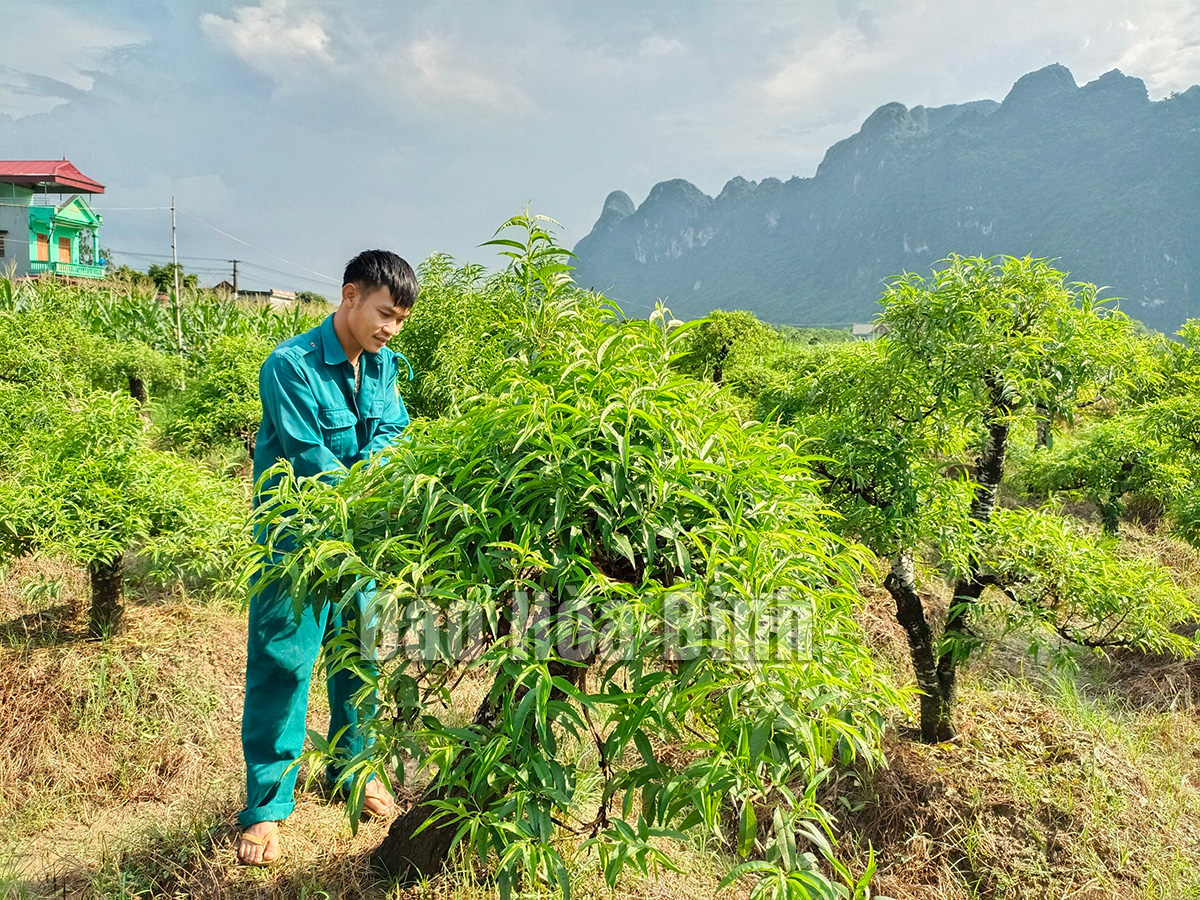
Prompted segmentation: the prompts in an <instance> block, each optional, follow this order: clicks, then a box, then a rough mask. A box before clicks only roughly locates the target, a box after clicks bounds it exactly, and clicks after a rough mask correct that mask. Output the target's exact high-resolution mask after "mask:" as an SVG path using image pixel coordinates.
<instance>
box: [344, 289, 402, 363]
mask: <svg viewBox="0 0 1200 900" xmlns="http://www.w3.org/2000/svg"><path fill="white" fill-rule="evenodd" d="M342 303H344V304H346V305H347V315H346V325H347V327H348V328H349V329H350V334H351V335H353V336H354V340H355V341H357V342H358V345H359V346H360V347H362V348H363V350H365V351H367V352H368V353H378V352H379V350H380V349H381V348H382V347H383V346H384V344H386V343H387V342H388V341H390V340H391V339H392V338H393V337H395V336H396V332H398V331H399V330H400V328H401V327H402V326H403V325H404V320H405V319H407V318H408V314H409V312H411V310H410V309H406V308H404V307H401V306H396V305H394V304H393V303H392V294H391V291H389V290H388V289H387V288H386V287H378V288H375V289H374V290H373V291H370V292H369V293H363V292H362V291H361V290H359V288H358V285H356V284H347V285H345V286H344V287H343V288H342Z"/></svg>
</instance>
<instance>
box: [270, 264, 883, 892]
mask: <svg viewBox="0 0 1200 900" xmlns="http://www.w3.org/2000/svg"><path fill="white" fill-rule="evenodd" d="M522 258H524V259H526V260H528V259H529V258H530V257H529V255H526V256H524V257H522ZM547 258H549V259H554V258H555V257H554V256H552V255H550V256H548V257H547ZM526 265H528V263H526ZM558 274H559V273H558V272H552V273H551V277H549V278H544V277H542V275H540V274H539V273H537V272H532V273H531V272H529V271H528V270H525V271H520V270H517V271H516V276H517V277H516V278H515V282H516V284H517V285H518V287H519V288H520V289H521V290H525V289H526V288H528V289H529V290H531V291H532V292H533V294H534V296H533V298H532V299H533V302H528V301H527V302H526V303H525V304H524V306H523V308H522V310H521V313H520V315H521V317H522V321H521V322H520V323H516V322H514V323H513V324H514V330H515V331H517V332H519V333H521V334H522V335H524V338H523V341H522V342H521V343H519V344H518V345H517V346H516V347H515V349H514V355H513V356H512V357H511V358H510V360H509V361H508V363H507V364H505V365H503V366H501V367H500V371H499V373H498V374H497V376H496V378H495V380H494V381H493V382H492V383H491V384H490V385H489V387H488V390H487V392H486V393H485V394H483V395H480V396H477V397H475V398H473V399H467V398H464V399H463V400H462V401H461V402H460V403H459V408H458V410H457V412H456V414H455V415H453V416H443V417H440V418H436V419H424V420H417V421H416V422H414V424H413V426H411V432H410V433H411V441H409V442H405V443H404V444H402V445H401V446H399V447H396V448H394V449H392V450H390V451H388V452H387V454H386V456H387V459H386V461H379V460H377V461H374V462H373V463H365V464H359V465H358V466H355V467H354V468H353V469H352V470H351V471H350V472H349V473H348V474H347V475H346V476H345V478H344V479H342V480H341V481H340V482H339V483H337V484H328V483H326V482H324V481H321V480H318V479H313V480H306V481H303V482H301V483H298V484H297V483H296V482H294V481H293V480H289V479H285V480H283V481H282V482H281V483H280V488H279V491H278V493H276V494H275V496H274V498H273V501H271V502H268V503H267V504H266V505H265V506H264V507H263V516H264V518H263V519H262V521H261V524H262V526H263V527H265V528H266V529H267V531H266V533H267V534H269V535H270V536H271V541H270V543H271V546H268V547H266V548H264V552H265V553H266V554H268V555H270V558H272V559H276V560H277V563H276V564H273V565H271V566H270V567H269V568H268V569H267V570H265V571H264V572H263V577H262V578H261V580H260V581H259V584H260V585H266V584H268V583H271V582H272V581H273V580H281V581H282V582H283V583H284V584H285V586H286V587H287V588H288V590H289V593H290V594H291V596H294V597H306V598H308V602H313V603H344V602H347V601H348V600H349V598H350V597H351V596H352V595H353V593H354V591H355V590H356V589H357V588H358V587H361V586H363V585H365V584H367V583H368V582H372V581H373V582H374V583H375V584H376V586H377V592H376V595H375V597H376V603H375V608H374V610H373V618H374V619H375V620H376V621H377V622H381V623H387V624H386V625H383V626H382V627H383V628H384V629H385V630H389V631H390V630H391V629H392V628H393V624H392V623H396V627H397V630H398V631H399V633H400V634H401V635H402V645H401V647H400V648H399V650H398V652H395V653H392V654H385V655H383V658H382V659H381V661H380V664H381V669H380V672H379V675H378V676H375V677H372V679H371V683H373V684H375V685H377V686H378V690H379V697H380V701H381V702H380V706H379V708H378V709H377V710H376V711H375V712H374V713H373V714H372V715H371V716H370V717H369V720H368V721H367V725H366V727H367V728H368V730H369V731H370V732H371V734H372V735H373V737H374V739H375V742H374V745H373V747H372V748H371V749H370V750H369V751H367V752H365V753H364V755H363V757H362V758H359V759H355V760H351V761H349V763H348V769H347V774H346V777H347V778H351V777H353V776H354V775H356V774H358V773H361V772H364V771H368V770H369V771H373V772H375V773H376V774H377V775H378V776H379V777H381V778H383V779H385V780H386V781H387V782H388V783H392V782H394V781H395V780H397V779H403V778H404V772H405V766H404V763H405V760H406V759H409V758H414V759H415V760H416V762H417V764H418V765H419V766H420V767H422V768H424V769H425V770H427V771H428V772H429V773H430V776H431V781H430V783H429V785H428V786H427V788H426V789H425V791H424V794H423V796H422V799H421V800H420V801H419V802H418V803H417V804H416V805H415V806H414V807H413V808H412V810H411V811H409V812H408V813H406V814H405V815H403V816H401V817H400V818H399V819H397V820H396V822H395V823H394V824H393V826H392V828H391V830H390V831H389V834H388V836H387V838H386V839H385V841H384V842H383V844H382V845H381V846H380V847H379V849H378V850H377V851H376V854H375V856H374V861H375V863H376V865H377V866H379V867H380V868H382V869H384V870H385V871H388V872H390V873H391V874H393V875H396V876H399V877H402V878H405V879H413V878H417V877H419V876H421V875H427V874H430V873H432V872H434V871H437V870H438V869H439V868H440V867H441V866H442V865H443V863H444V860H445V859H446V856H447V854H448V853H449V851H450V849H451V848H452V847H453V846H454V845H457V844H462V845H465V847H466V848H467V849H468V850H469V851H470V852H471V853H472V854H474V855H477V856H478V857H479V858H480V859H481V860H487V859H494V861H495V865H496V877H497V883H498V885H499V887H500V891H501V893H502V895H504V896H508V895H509V893H510V892H511V891H512V890H513V888H514V887H515V885H516V884H517V882H518V879H520V878H522V877H523V878H525V879H528V880H531V881H541V882H548V883H550V884H551V885H554V886H555V887H556V888H557V889H558V890H559V891H561V892H562V893H563V894H564V895H567V894H568V892H569V876H568V874H567V869H566V865H565V862H564V860H563V858H562V856H561V854H560V851H559V849H558V845H557V844H556V842H555V841H554V840H552V839H553V838H554V837H555V836H556V835H564V834H566V835H571V834H575V835H578V836H580V837H581V838H583V839H584V841H585V843H586V845H587V846H589V847H592V848H594V849H595V850H596V852H597V853H598V854H599V858H600V860H601V862H602V865H603V869H604V874H605V878H606V880H607V881H608V882H609V884H614V883H615V882H616V881H617V879H618V878H619V876H620V873H621V871H622V870H623V869H624V868H625V867H626V866H628V865H632V866H634V867H635V868H637V869H639V870H641V871H643V872H646V871H648V870H649V869H650V868H651V867H652V866H657V865H665V866H670V865H672V855H673V854H672V852H671V850H670V847H671V844H672V843H673V842H679V841H684V840H686V839H687V837H686V834H687V833H688V832H693V831H699V832H701V833H707V834H711V835H714V836H716V837H717V838H718V839H720V840H723V841H725V842H727V843H728V844H729V845H730V846H731V848H732V849H733V850H735V851H736V852H737V853H738V854H739V855H740V856H742V857H744V858H746V857H753V858H754V860H755V861H754V862H753V865H752V866H751V867H750V869H742V870H738V871H737V874H739V875H740V874H742V873H743V872H747V871H750V870H753V871H754V872H756V873H757V874H758V876H759V877H760V879H761V880H762V884H763V887H762V889H761V890H762V891H765V894H764V895H772V892H773V891H775V890H776V888H777V887H779V888H780V889H782V887H780V886H783V887H786V886H791V887H790V888H788V890H790V891H791V893H787V892H786V891H785V893H784V894H782V895H780V896H799V897H828V896H837V895H839V894H837V891H836V890H835V887H834V884H835V883H837V884H840V885H841V886H842V887H843V889H845V888H846V886H847V885H849V886H850V887H854V886H856V885H855V879H854V878H852V877H851V873H850V872H848V871H847V870H846V869H845V867H843V866H842V865H841V864H840V863H839V862H838V861H837V860H836V857H835V855H834V852H833V849H832V845H831V840H830V836H831V833H832V832H831V814H830V811H829V810H826V809H824V808H823V807H822V806H821V803H820V801H819V796H820V795H819V789H820V786H821V785H822V784H823V783H824V781H825V780H826V779H827V778H828V776H829V775H830V773H831V771H832V766H833V765H834V764H835V763H847V762H849V761H851V760H853V759H860V760H864V761H867V762H870V761H874V760H877V759H878V741H879V736H880V729H881V727H882V722H883V711H884V709H886V708H887V707H889V706H890V705H891V704H893V703H895V702H896V701H897V700H898V699H899V697H898V695H897V694H896V692H895V691H894V690H893V689H891V688H889V687H888V685H887V683H886V682H885V681H884V680H883V679H882V678H881V676H880V674H879V673H878V672H877V671H876V669H875V667H874V665H873V664H872V661H871V659H870V657H869V655H868V654H867V652H866V649H865V646H864V644H863V641H862V637H861V633H860V631H859V628H858V626H857V624H856V622H855V620H854V617H853V612H854V609H855V606H856V604H857V603H858V602H859V597H858V594H857V591H856V590H855V580H856V578H857V577H858V575H859V573H860V571H861V566H862V564H863V562H864V556H863V554H862V551H861V550H860V549H859V548H857V547H855V546H853V545H851V544H848V543H846V542H845V541H843V540H841V539H839V538H838V537H837V536H836V535H835V534H834V533H833V532H832V531H830V529H829V527H828V523H829V516H830V511H829V509H828V508H827V507H826V506H825V505H824V504H823V503H822V502H821V501H820V500H819V498H818V497H817V495H816V492H815V488H816V482H815V479H814V478H813V476H812V474H811V471H810V460H809V459H808V457H807V456H806V454H805V451H804V445H803V443H802V441H801V439H800V437H799V435H797V434H795V433H794V432H788V431H784V430H780V429H778V428H776V427H775V426H772V425H763V424H760V425H746V424H745V423H743V422H742V421H741V420H740V419H738V418H736V417H734V416H733V415H731V414H728V413H724V414H722V412H721V409H722V406H721V405H720V402H719V400H718V399H717V397H716V393H717V389H716V388H715V387H714V386H713V385H711V384H703V383H700V382H698V381H696V380H694V379H691V378H688V377H686V376H685V375H683V374H682V373H680V372H679V371H678V368H677V367H676V366H675V365H674V363H675V361H676V358H677V357H678V355H679V353H680V352H681V350H682V336H683V335H684V334H686V330H684V329H681V328H676V327H673V326H672V323H671V320H670V319H669V316H668V315H667V314H666V313H665V311H662V310H659V311H658V312H657V313H656V314H655V315H653V316H651V317H650V319H649V320H641V321H624V320H623V319H622V318H621V317H620V316H619V315H617V314H616V311H615V310H614V309H613V308H612V307H611V306H608V305H607V304H605V303H604V302H603V301H602V300H601V299H598V298H594V297H592V296H591V295H588V294H585V293H582V292H579V291H576V290H574V289H573V288H571V286H570V285H569V283H568V282H566V281H564V280H562V279H559V278H557V277H556V276H557V275H558ZM422 623H429V627H426V626H425V625H423V624H422ZM451 623H462V624H463V627H461V628H458V627H454V626H452V624H451ZM362 642H364V638H363V635H362V634H359V635H356V636H349V635H347V636H343V637H341V638H340V639H337V640H335V642H334V643H333V644H332V645H331V647H330V648H329V649H330V651H331V652H333V653H334V654H335V656H336V658H337V659H338V660H339V664H340V665H344V666H350V667H360V666H361V663H360V661H359V660H360V656H359V654H360V652H361V643H362ZM365 643H367V644H368V645H370V643H371V642H370V641H369V640H366V641H365ZM469 670H475V671H478V672H479V673H480V675H481V676H482V677H484V678H485V679H486V683H487V684H488V685H489V686H488V689H487V692H486V695H485V697H484V699H483V700H482V702H481V703H480V705H479V707H478V709H477V710H476V711H475V714H474V716H473V717H472V718H471V720H470V721H469V723H467V724H466V725H463V724H461V723H460V722H459V721H458V720H457V718H456V717H455V716H453V715H447V714H445V713H443V712H440V711H439V709H438V706H437V701H438V700H439V699H440V700H441V701H443V702H447V701H448V700H449V696H450V694H449V691H450V689H451V686H452V684H453V683H455V679H458V678H461V677H463V675H464V672H466V671H469ZM360 672H361V674H364V675H366V674H367V672H366V671H365V670H361V668H360ZM666 746H671V747H674V748H675V749H674V750H665V749H663V748H664V747H666ZM586 748H591V751H590V752H592V753H594V754H595V757H596V759H597V760H598V763H597V765H598V768H599V772H598V773H597V774H596V775H589V774H588V771H587V769H586V768H584V766H583V763H582V757H581V753H583V752H584V750H585V749H586ZM318 749H319V750H320V749H321V747H320V745H319V748H318ZM596 778H598V779H599V785H598V786H594V787H593V786H589V781H592V780H594V779H596ZM363 781H364V780H363V779H359V780H358V782H357V784H358V785H359V786H360V787H358V788H356V792H357V794H358V796H357V799H354V800H352V804H351V805H352V812H353V810H354V807H355V804H356V803H360V802H361V785H362V784H363ZM585 804H590V808H585ZM806 847H807V848H811V850H812V852H808V851H807V850H806V849H805V848H806ZM831 879H832V880H831ZM860 880H861V879H860Z"/></svg>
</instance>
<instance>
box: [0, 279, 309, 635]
mask: <svg viewBox="0 0 1200 900" xmlns="http://www.w3.org/2000/svg"><path fill="white" fill-rule="evenodd" d="M172 312H173V311H172V308H171V306H170V305H168V304H164V303H162V302H160V301H159V300H158V298H157V297H156V296H155V295H154V294H153V293H152V292H140V291H138V290H133V289H131V288H130V287H129V286H128V285H123V286H120V285H119V286H115V287H114V286H107V285H104V286H97V287H90V288H81V287H68V286H66V285H63V284H59V283H56V282H38V283H31V282H12V281H9V280H6V279H0V407H2V410H0V557H2V556H14V555H20V554H27V553H46V554H52V555H56V556H60V557H65V558H68V559H71V560H73V561H75V562H77V563H79V564H80V565H81V566H83V567H85V568H86V569H87V571H88V573H89V576H90V580H91V587H92V601H91V608H90V612H89V617H88V618H89V631H90V633H91V634H92V635H93V636H96V637H102V636H105V635H108V634H111V633H112V632H113V631H115V630H116V629H117V628H119V627H120V624H121V619H122V615H123V611H124V600H123V595H124V586H125V580H126V575H127V572H128V569H129V563H130V562H131V560H132V559H135V558H136V561H137V562H138V565H137V569H138V573H139V576H140V577H142V578H150V579H153V580H158V581H177V580H180V579H185V580H190V581H204V582H205V583H207V584H208V585H210V586H212V585H214V584H215V583H216V582H217V581H221V582H224V583H225V584H227V585H228V586H229V587H232V585H233V584H234V582H235V580H236V577H237V574H238V570H237V560H238V559H239V558H240V557H241V555H242V553H243V550H244V546H245V544H246V534H247V533H248V530H247V526H246V512H247V502H246V501H247V496H248V489H247V486H246V485H244V484H241V483H239V482H237V481H233V480H230V479H229V478H226V477H221V476H220V475H219V474H218V473H216V472H214V471H212V469H211V468H210V467H208V466H205V465H203V464H201V463H200V462H199V461H198V457H200V456H202V455H203V454H205V453H207V452H210V451H212V450H214V449H215V448H220V447H225V446H227V445H229V444H231V443H233V444H235V445H241V446H249V445H250V444H252V441H253V434H254V430H255V429H256V428H257V424H258V420H259V417H260V415H261V407H260V405H259V400H258V388H257V374H258V367H259V365H260V364H261V362H262V360H263V359H264V358H265V357H266V354H267V353H268V352H269V351H270V349H271V347H272V346H273V345H274V342H275V341H277V340H280V339H282V338H283V337H286V336H289V335H290V334H292V333H294V331H295V330H298V329H300V328H303V327H307V326H308V325H309V324H311V323H312V322H315V321H318V316H319V313H310V312H305V311H302V310H293V311H288V312H285V313H283V314H277V313H275V312H272V311H270V310H263V309H260V308H254V307H249V306H236V305H233V304H229V303H223V302H218V301H217V300H215V299H214V298H211V297H204V296H196V297H193V298H191V300H190V302H186V303H184V304H183V305H182V306H181V307H180V315H179V316H178V317H176V316H174V315H172ZM180 333H182V334H183V336H184V338H185V345H186V346H187V347H189V348H191V349H190V352H189V353H187V354H184V355H180V354H179V353H178V352H177V336H178V335H179V334H180ZM242 452H243V453H244V452H245V451H242Z"/></svg>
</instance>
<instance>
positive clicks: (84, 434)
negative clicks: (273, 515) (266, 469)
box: [0, 389, 245, 636]
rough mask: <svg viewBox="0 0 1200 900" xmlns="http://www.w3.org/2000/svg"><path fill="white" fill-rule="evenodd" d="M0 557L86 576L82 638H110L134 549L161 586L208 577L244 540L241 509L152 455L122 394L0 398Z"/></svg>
mask: <svg viewBox="0 0 1200 900" xmlns="http://www.w3.org/2000/svg"><path fill="white" fill-rule="evenodd" d="M0 403H3V405H4V406H5V407H6V408H5V410H4V412H5V413H6V414H7V417H8V418H7V423H8V424H7V427H6V429H5V431H4V434H3V435H2V436H0V552H3V553H5V554H6V555H21V554H27V553H31V552H41V553H48V554H54V555H60V556H64V557H66V558H69V559H71V560H74V561H75V562H77V563H79V564H80V565H83V566H86V567H87V570H88V574H89V576H90V578H91V587H92V602H91V612H90V616H89V629H90V631H91V633H92V634H93V635H96V636H101V635H106V634H110V633H112V632H113V631H114V630H116V629H117V628H119V626H120V624H121V618H122V615H123V610H124V605H123V584H124V574H123V566H124V561H125V559H126V557H127V555H128V554H129V553H130V552H131V551H132V550H134V549H137V550H138V551H139V552H140V553H141V554H142V555H143V556H145V558H146V559H148V560H149V561H150V562H151V564H152V570H153V571H154V572H157V573H160V574H162V575H164V576H166V575H168V574H169V575H175V576H184V575H191V576H202V575H211V574H213V573H216V572H219V571H221V569H222V567H223V566H228V564H229V560H230V559H232V558H234V557H235V556H236V553H237V551H238V548H239V546H240V545H241V542H242V541H243V540H244V536H243V528H242V527H241V523H242V521H243V520H244V516H245V513H244V509H245V507H244V503H243V501H242V498H241V496H240V492H239V491H238V490H237V489H236V488H235V487H234V486H233V485H232V484H231V483H230V482H228V481H226V480H222V479H218V478H216V477H215V476H209V475H206V474H205V473H204V472H203V471H202V470H200V469H199V468H198V467H197V466H195V465H193V464H190V463H188V462H186V461H184V460H182V459H180V458H179V457H177V456H175V455H173V454H170V453H165V452H162V451H157V450H153V449H151V448H150V447H149V446H147V443H146V435H145V433H144V426H143V423H142V420H141V418H140V417H139V415H138V406H137V403H136V401H134V400H133V399H132V398H131V397H129V396H128V395H121V394H109V393H102V392H89V393H86V394H83V395H81V396H79V397H75V398H72V399H70V400H64V399H63V398H54V397H36V396H31V395H30V394H29V393H27V392H24V391H20V390H13V389H10V390H7V391H5V392H4V393H3V394H2V395H0Z"/></svg>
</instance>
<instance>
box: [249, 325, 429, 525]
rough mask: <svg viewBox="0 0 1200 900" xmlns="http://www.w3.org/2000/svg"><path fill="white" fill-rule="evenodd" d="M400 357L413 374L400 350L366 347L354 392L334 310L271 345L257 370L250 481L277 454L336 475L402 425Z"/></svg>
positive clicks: (300, 470) (304, 471)
mask: <svg viewBox="0 0 1200 900" xmlns="http://www.w3.org/2000/svg"><path fill="white" fill-rule="evenodd" d="M401 364H403V366H404V369H405V373H406V375H407V376H408V377H410V378H411V377H412V367H411V366H409V364H408V360H407V359H405V358H404V356H403V355H401V354H399V353H395V352H394V351H392V350H389V349H388V348H387V347H384V348H383V349H381V350H380V351H379V352H378V353H368V352H366V351H364V352H363V354H362V356H361V357H359V365H360V366H361V367H362V388H361V390H360V391H359V392H358V394H357V395H356V394H355V392H354V368H353V367H352V366H351V365H350V360H349V359H347V358H346V351H344V350H343V349H342V344H341V342H340V341H339V340H338V338H337V334H336V333H335V332H334V330H333V316H332V315H330V316H329V317H328V318H326V319H325V321H323V322H322V323H321V324H320V325H318V326H317V327H316V328H313V329H312V330H310V331H306V332H304V333H303V334H298V335H296V336H295V337H293V338H289V339H288V340H286V341H284V342H283V343H282V344H280V345H279V346H278V347H276V348H275V349H274V350H272V351H271V355H270V356H268V357H267V361H266V362H264V363H263V366H262V370H261V371H260V372H259V376H258V390H259V394H260V395H261V397H262V405H263V417H262V424H261V425H260V426H259V428H258V437H257V439H256V441H255V444H254V481H255V483H256V484H257V483H258V479H259V477H260V476H261V475H262V473H263V472H265V471H266V470H267V469H269V468H270V467H271V466H273V465H275V463H276V462H278V461H279V460H281V459H286V460H288V461H289V462H291V464H292V468H293V469H294V470H295V472H296V475H297V476H312V475H327V476H329V477H330V478H332V479H337V478H339V477H340V475H339V473H341V472H344V470H345V469H346V468H349V467H350V466H352V465H354V463H356V462H358V461H359V460H362V459H366V458H368V457H369V456H370V455H371V454H372V453H375V452H376V451H378V450H382V449H383V448H384V447H386V446H388V445H389V444H391V443H392V442H393V441H395V440H397V439H398V438H399V437H400V434H401V432H403V431H404V428H405V426H407V425H408V410H407V409H405V408H404V401H403V400H402V399H400V395H399V394H398V393H397V390H396V377H397V374H398V372H399V370H400V366H401ZM277 480H278V479H277V478H274V479H271V480H270V481H269V482H268V483H265V484H264V485H262V486H261V489H266V488H269V487H270V486H271V485H272V484H274V482H275V481H277ZM257 503H258V492H256V493H255V505H257Z"/></svg>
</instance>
